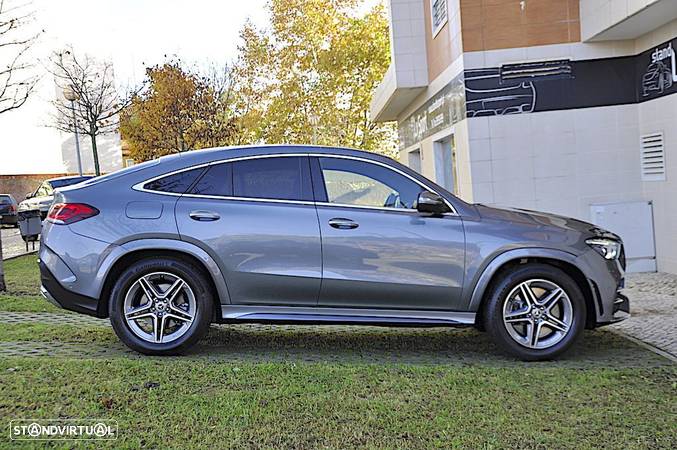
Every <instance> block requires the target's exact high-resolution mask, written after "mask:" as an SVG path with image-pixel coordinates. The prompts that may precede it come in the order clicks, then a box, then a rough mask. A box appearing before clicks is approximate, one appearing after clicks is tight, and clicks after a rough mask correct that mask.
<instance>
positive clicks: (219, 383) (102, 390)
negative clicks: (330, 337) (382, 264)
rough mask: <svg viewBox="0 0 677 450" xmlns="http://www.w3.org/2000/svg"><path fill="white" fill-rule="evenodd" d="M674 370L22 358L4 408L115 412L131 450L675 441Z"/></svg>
mask: <svg viewBox="0 0 677 450" xmlns="http://www.w3.org/2000/svg"><path fill="white" fill-rule="evenodd" d="M10 368H11V369H12V370H11V371H10V370H8V369H10ZM675 382H676V378H675V372H674V371H672V370H666V369H654V370H586V371H580V370H571V369H545V370H544V369H529V368H526V369H518V370H515V369H510V368H507V369H491V368H477V367H474V368H464V369H461V370H459V369H449V368H444V367H425V366H423V367H417V366H397V365H392V366H383V365H341V364H284V363H280V364H266V363H262V364H233V363H221V364H215V363H209V362H201V361H193V360H191V361H188V360H180V359H171V360H158V359H146V360H114V361H105V360H97V361H58V360H54V359H18V358H16V359H15V358H12V359H5V360H3V361H1V362H0V416H2V419H3V420H4V421H6V422H7V421H9V420H10V419H12V418H20V417H30V418H54V417H62V418H78V417H81V418H85V417H87V418H89V417H92V418H108V419H115V420H117V421H118V424H119V427H120V436H119V439H118V441H117V442H115V443H112V444H111V445H110V446H115V447H126V448H132V447H138V446H145V447H150V448H162V447H171V448H197V447H201V448H206V447H213V448H222V447H226V446H231V447H245V446H246V447H270V448H272V447H287V448H288V447H296V448H314V447H331V448H349V447H362V446H367V447H383V448H386V447H387V448H398V447H416V448H424V447H427V448H429V447H452V446H464V447H469V448H477V447H483V446H490V447H502V448H517V447H520V448H536V447H539V448H565V447H567V448H593V447H607V448H614V447H615V448H641V447H645V448H647V447H663V448H675V446H677V439H676V437H675V433H674V429H675V428H674V426H675V418H674V413H675V409H674V408H675V406H674V400H675V387H674V385H675ZM146 383H159V386H158V387H155V388H146V387H144V386H145V385H146ZM0 436H3V437H0V439H2V438H4V436H5V434H4V433H2V434H1V435H0ZM105 445H107V444H104V443H101V446H105Z"/></svg>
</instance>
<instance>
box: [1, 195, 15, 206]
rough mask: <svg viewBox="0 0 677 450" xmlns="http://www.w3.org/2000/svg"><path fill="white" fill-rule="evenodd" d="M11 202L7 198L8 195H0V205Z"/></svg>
mask: <svg viewBox="0 0 677 450" xmlns="http://www.w3.org/2000/svg"><path fill="white" fill-rule="evenodd" d="M10 203H12V201H11V200H10V199H9V195H0V205H8V204H10Z"/></svg>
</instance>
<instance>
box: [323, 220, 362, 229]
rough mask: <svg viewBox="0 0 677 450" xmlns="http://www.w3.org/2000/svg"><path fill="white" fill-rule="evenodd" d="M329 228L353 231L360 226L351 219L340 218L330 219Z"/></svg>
mask: <svg viewBox="0 0 677 450" xmlns="http://www.w3.org/2000/svg"><path fill="white" fill-rule="evenodd" d="M329 226H331V227H334V228H338V229H339V230H352V229H354V228H357V227H359V226H360V224H358V223H357V222H353V221H352V220H350V219H341V218H339V217H337V218H334V219H330V220H329Z"/></svg>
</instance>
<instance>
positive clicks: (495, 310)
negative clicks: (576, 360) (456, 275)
mask: <svg viewBox="0 0 677 450" xmlns="http://www.w3.org/2000/svg"><path fill="white" fill-rule="evenodd" d="M525 286H526V288H527V289H528V291H525V290H524V287H525ZM557 289H560V290H561V294H559V293H558V291H557ZM529 291H531V293H532V294H534V295H533V297H531V298H530V300H528V301H525V300H524V299H525V298H527V297H530V296H531V294H529ZM551 294H552V295H551ZM546 300H547V301H546ZM483 317H484V327H485V329H486V330H487V332H488V333H489V336H491V339H492V340H493V341H494V343H495V344H496V345H497V346H498V347H499V348H500V349H501V350H503V351H504V352H505V353H508V354H509V355H512V356H515V357H517V358H520V359H522V360H524V361H541V360H549V359H553V358H555V357H557V356H559V355H561V354H562V353H564V352H565V351H567V350H568V349H569V348H571V346H572V345H573V344H574V343H575V342H576V341H577V340H578V339H579V338H580V337H581V334H582V332H583V329H584V328H585V320H586V306H585V299H584V297H583V293H582V292H581V289H580V288H579V287H578V284H577V283H576V282H575V281H574V280H573V279H572V278H571V277H570V276H569V275H567V274H566V273H564V272H563V271H562V270H560V269H558V268H556V267H553V266H549V265H546V264H526V265H523V266H518V267H517V268H514V269H512V270H510V271H505V272H503V273H501V274H499V276H498V278H497V280H496V281H495V282H494V283H492V288H491V289H490V291H489V293H488V296H487V297H486V298H485V303H484V310H483ZM558 321H559V323H558ZM557 327H558V328H559V329H556V328H557ZM529 330H532V332H531V333H530V332H529ZM535 330H540V332H539V333H538V334H537V333H534V332H533V331H535ZM534 344H535V345H534Z"/></svg>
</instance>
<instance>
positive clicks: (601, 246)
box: [585, 238, 621, 259]
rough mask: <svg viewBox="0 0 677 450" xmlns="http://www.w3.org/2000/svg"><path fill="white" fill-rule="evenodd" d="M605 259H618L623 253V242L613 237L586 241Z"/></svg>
mask: <svg viewBox="0 0 677 450" xmlns="http://www.w3.org/2000/svg"><path fill="white" fill-rule="evenodd" d="M585 243H586V244H588V245H589V246H590V247H592V248H594V249H595V251H596V252H597V253H599V254H600V255H602V257H603V258H604V259H616V258H618V256H619V255H620V254H621V243H620V242H618V241H614V240H611V239H604V238H592V239H588V240H586V241H585Z"/></svg>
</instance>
